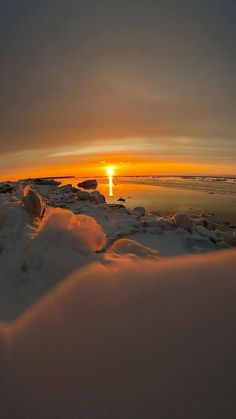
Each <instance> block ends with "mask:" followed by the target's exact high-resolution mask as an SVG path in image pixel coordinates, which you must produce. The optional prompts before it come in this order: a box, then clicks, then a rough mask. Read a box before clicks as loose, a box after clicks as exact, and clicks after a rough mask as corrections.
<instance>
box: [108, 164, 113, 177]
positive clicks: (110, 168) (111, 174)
mask: <svg viewBox="0 0 236 419" xmlns="http://www.w3.org/2000/svg"><path fill="white" fill-rule="evenodd" d="M107 175H108V176H113V175H114V167H113V166H108V167H107Z"/></svg>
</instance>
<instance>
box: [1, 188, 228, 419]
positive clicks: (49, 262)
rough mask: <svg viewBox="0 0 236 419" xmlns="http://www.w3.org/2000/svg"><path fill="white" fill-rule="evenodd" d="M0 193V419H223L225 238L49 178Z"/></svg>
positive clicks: (214, 227)
mask: <svg viewBox="0 0 236 419" xmlns="http://www.w3.org/2000/svg"><path fill="white" fill-rule="evenodd" d="M0 191H1V192H2V193H0V320H1V323H0V370H1V374H0V385H1V388H2V391H1V394H0V402H1V403H0V404H1V413H2V415H3V417H7V418H8V419H13V418H17V419H18V418H21V417H22V418H23V417H30V418H34V419H45V418H54V417H55V418H57V419H64V418H65V417H70V418H78V417H79V418H82V419H90V418H94V419H96V418H97V419H106V418H119V419H126V418H148V419H154V418H157V417H165V418H168V419H176V418H183V419H187V418H188V419H189V418H194V417H200V418H201V419H209V417H214V418H219V419H221V418H222V417H227V418H229V419H230V418H234V417H235V398H234V395H235V391H236V384H235V376H236V366H235V362H234V361H235V350H236V339H235V321H236V311H235V297H236V274H235V272H236V249H235V248H234V247H235V245H236V231H235V229H234V228H232V227H229V226H227V225H225V224H222V223H221V222H220V221H219V220H217V219H216V218H215V217H214V216H213V215H210V214H205V213H202V214H192V215H191V216H189V215H187V214H183V213H177V214H170V215H169V216H166V217H162V216H161V214H159V213H158V211H156V212H151V213H149V212H146V211H145V209H144V208H141V207H139V208H135V209H133V210H132V211H131V210H128V209H127V208H126V207H125V206H123V205H115V206H114V205H108V204H106V203H105V202H104V197H103V196H102V195H101V194H100V193H99V192H98V191H93V192H87V191H83V190H77V188H74V187H71V186H70V185H68V186H63V187H61V186H60V185H59V184H58V183H56V182H51V181H48V182H47V181H44V182H32V181H24V182H17V183H14V184H11V183H8V184H6V183H5V184H4V185H3V184H2V185H0ZM157 210H158V209H157ZM12 400H14V403H13V402H12Z"/></svg>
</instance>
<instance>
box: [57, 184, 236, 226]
mask: <svg viewBox="0 0 236 419" xmlns="http://www.w3.org/2000/svg"><path fill="white" fill-rule="evenodd" d="M82 180H84V179H82V178H73V179H63V180H62V183H63V184H66V183H72V184H73V185H74V186H77V184H78V182H80V181H82ZM97 180H98V190H99V191H100V192H101V193H102V194H103V195H105V197H106V200H107V202H108V203H112V204H113V203H119V201H117V200H118V199H119V198H120V197H122V198H124V199H125V200H126V201H125V202H124V204H125V205H126V206H127V207H128V208H133V207H135V206H143V207H145V208H146V209H147V210H149V211H152V210H158V211H159V212H160V213H161V214H163V215H166V214H171V213H175V212H177V211H185V212H188V213H200V212H202V211H206V212H209V213H213V214H215V215H216V216H218V217H219V218H220V219H221V221H223V222H229V223H232V224H236V179H234V178H231V179H229V178H221V179H219V178H218V179H217V178H212V177H204V178H203V177H199V178H196V177H195V178H183V177H148V176H147V177H120V178H119V177H115V178H112V179H111V177H110V178H99V179H97ZM121 203H123V202H121Z"/></svg>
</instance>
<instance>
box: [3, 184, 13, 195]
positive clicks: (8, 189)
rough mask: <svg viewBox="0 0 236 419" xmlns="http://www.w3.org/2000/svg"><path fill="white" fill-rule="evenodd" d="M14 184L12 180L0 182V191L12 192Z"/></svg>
mask: <svg viewBox="0 0 236 419" xmlns="http://www.w3.org/2000/svg"><path fill="white" fill-rule="evenodd" d="M13 189H14V188H13V185H12V184H11V183H10V182H6V183H0V193H4V194H5V193H12V192H13Z"/></svg>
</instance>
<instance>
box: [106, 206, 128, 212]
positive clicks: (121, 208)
mask: <svg viewBox="0 0 236 419" xmlns="http://www.w3.org/2000/svg"><path fill="white" fill-rule="evenodd" d="M107 208H110V209H111V210H112V211H118V212H119V213H120V212H121V213H124V214H130V212H129V210H128V208H126V207H125V206H124V205H123V204H107Z"/></svg>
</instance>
